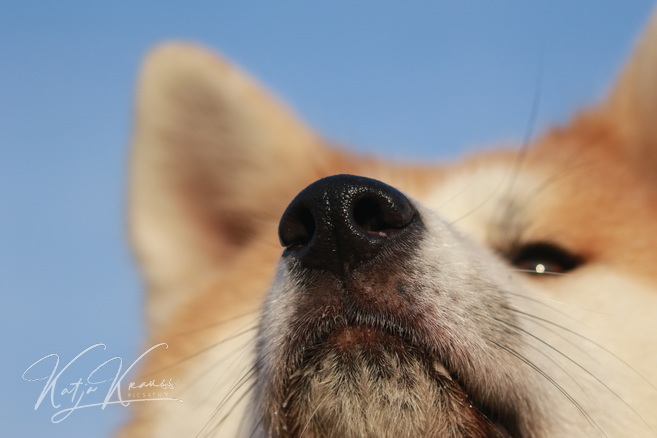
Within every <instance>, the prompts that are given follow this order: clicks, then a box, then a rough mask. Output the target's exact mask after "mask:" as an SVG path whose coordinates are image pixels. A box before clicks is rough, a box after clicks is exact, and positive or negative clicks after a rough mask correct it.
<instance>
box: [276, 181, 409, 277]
mask: <svg viewBox="0 0 657 438" xmlns="http://www.w3.org/2000/svg"><path fill="white" fill-rule="evenodd" d="M419 222H420V220H419V217H418V212H417V210H416V209H415V207H414V206H413V204H412V203H411V201H410V200H409V199H408V198H407V197H406V196H404V195H403V194H402V193H401V192H399V191H398V190H396V189H395V188H393V187H390V186H388V185H386V184H384V183H382V182H380V181H377V180H374V179H370V178H364V177H359V176H353V175H335V176H330V177H327V178H323V179H321V180H319V181H316V182H315V183H313V184H311V185H309V186H308V187H306V188H305V189H304V190H303V191H301V193H299V195H297V197H296V198H295V199H294V200H293V201H292V202H291V203H290V205H289V206H288V208H287V210H286V211H285V213H284V214H283V217H282V218H281V222H280V225H279V237H280V241H281V244H282V245H283V246H285V247H286V250H285V255H286V256H293V257H296V258H297V259H298V260H299V262H300V263H301V265H302V266H304V267H306V268H311V269H321V270H328V271H331V272H333V273H335V274H338V275H340V274H342V273H345V272H348V271H349V270H350V269H353V268H355V267H357V266H358V265H359V264H360V263H362V262H364V261H367V260H370V259H372V258H374V257H375V256H376V255H377V254H378V253H379V252H380V251H381V250H382V249H383V248H385V247H388V246H389V245H393V244H394V243H393V242H396V241H398V240H399V239H400V238H403V235H404V234H406V233H408V232H409V231H410V230H412V229H414V228H415V227H414V226H413V224H419Z"/></svg>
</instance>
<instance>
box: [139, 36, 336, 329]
mask: <svg viewBox="0 0 657 438" xmlns="http://www.w3.org/2000/svg"><path fill="white" fill-rule="evenodd" d="M134 129H135V131H134V139H133V150H132V156H131V178H130V194H129V199H130V201H129V202H130V205H129V221H130V231H131V235H132V240H133V245H134V248H135V252H136V254H137V257H138V259H139V261H140V262H141V265H142V268H143V270H144V272H145V276H146V280H147V282H148V287H149V290H150V291H149V292H150V296H149V300H150V301H149V312H151V313H152V314H154V315H155V314H156V315H158V316H159V317H162V318H166V317H167V316H169V312H170V311H171V309H172V308H173V307H174V306H176V305H177V304H181V303H182V302H183V301H184V300H185V299H186V298H185V297H186V296H187V295H189V294H192V293H193V292H192V291H193V290H195V289H198V287H199V284H201V283H203V282H206V281H208V279H209V277H210V276H213V275H216V273H217V272H218V271H220V270H221V266H222V265H225V264H227V262H228V261H229V260H231V259H232V258H234V257H236V255H237V253H238V252H239V251H240V250H241V249H242V248H243V247H245V246H246V245H248V243H249V242H250V241H251V240H252V239H258V238H259V232H260V230H262V229H263V228H264V227H266V226H269V225H271V227H270V230H269V231H270V234H272V236H274V238H275V229H276V228H275V225H276V223H277V221H278V218H279V217H280V214H281V213H282V211H283V209H284V208H285V206H286V205H287V203H288V202H289V201H290V200H291V199H292V198H293V197H294V195H295V194H296V193H297V192H298V191H299V190H300V189H301V188H303V187H304V186H305V185H307V184H308V183H309V182H311V181H312V180H313V179H314V178H315V177H316V176H317V172H318V168H320V167H322V165H323V163H324V162H325V161H326V160H330V158H329V155H330V154H331V152H330V151H329V149H328V148H326V147H325V146H323V145H322V144H321V142H320V141H319V140H318V138H317V137H316V136H315V135H314V134H313V133H312V132H311V131H310V130H308V129H307V128H306V127H305V126H303V125H302V124H301V123H300V122H298V121H297V119H296V118H295V117H294V116H293V115H292V114H291V113H290V112H289V111H288V110H286V109H285V108H284V107H283V106H282V105H281V104H280V103H278V102H277V101H276V100H275V99H274V98H272V97H271V96H270V95H268V94H267V93H266V92H264V91H263V90H262V89H261V87H259V86H258V85H257V84H256V83H255V82H254V81H253V80H251V79H250V78H248V77H247V76H246V75H245V74H244V73H242V72H241V71H239V70H238V69H236V68H235V67H233V66H231V65H229V64H228V63H227V62H226V61H224V60H222V59H221V58H219V57H218V56H217V55H215V54H212V53H210V52H208V51H206V50H204V49H201V48H198V47H194V46H190V45H186V44H179V43H169V44H166V45H164V46H161V47H159V48H157V49H156V50H154V51H153V52H152V53H151V54H150V56H149V57H148V58H147V60H146V62H145V64H144V66H143V70H142V73H141V77H140V80H139V84H138V96H137V102H136V124H135V128H134ZM320 173H321V172H320ZM272 229H273V232H272V231H271V230H272ZM274 243H275V241H274Z"/></svg>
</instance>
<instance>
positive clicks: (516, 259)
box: [510, 242, 582, 275]
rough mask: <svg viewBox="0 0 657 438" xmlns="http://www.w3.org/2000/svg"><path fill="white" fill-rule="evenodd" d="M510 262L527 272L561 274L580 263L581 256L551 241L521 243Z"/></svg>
mask: <svg viewBox="0 0 657 438" xmlns="http://www.w3.org/2000/svg"><path fill="white" fill-rule="evenodd" d="M510 260H511V263H512V264H513V265H514V266H515V267H517V268H518V269H520V270H521V271H523V272H526V273H528V274H535V275H541V274H563V273H566V272H568V271H572V270H573V269H575V268H577V267H578V266H579V265H581V264H582V258H581V257H579V256H577V255H575V254H573V253H571V252H569V251H567V250H565V249H563V248H562V247H560V246H557V245H554V244H552V243H546V242H538V243H529V244H526V245H522V246H520V247H518V249H517V250H515V251H514V252H513V253H512V254H511V257H510Z"/></svg>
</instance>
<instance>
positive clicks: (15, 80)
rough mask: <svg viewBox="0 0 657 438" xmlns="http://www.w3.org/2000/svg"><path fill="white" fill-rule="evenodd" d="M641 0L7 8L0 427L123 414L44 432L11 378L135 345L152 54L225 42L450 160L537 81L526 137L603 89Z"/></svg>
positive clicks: (521, 115)
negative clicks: (130, 220)
mask: <svg viewBox="0 0 657 438" xmlns="http://www.w3.org/2000/svg"><path fill="white" fill-rule="evenodd" d="M652 4H653V2H652V1H638V0H634V1H631V2H619V1H596V2H593V1H589V2H566V1H531V2H530V1H527V2H518V1H514V2H512V1H491V0H478V1H474V0H473V1H467V2H458V1H449V2H447V1H434V2H428V1H425V2H401V1H387V0H377V1H358V2H308V1H298V0H297V1H282V2H264V1H262V2H253V1H221V0H218V1H214V2H189V1H186V2H182V1H180V2H169V1H162V0H160V1H131V2H128V1H122V0H118V1H113V2H90V1H76V2H73V1H41V2H29V1H18V0H9V1H8V0H5V1H3V2H2V3H0V294H1V295H0V297H1V298H2V305H0V340H1V344H0V347H1V349H0V357H1V358H2V359H0V400H2V401H0V424H2V430H3V432H0V435H2V436H7V437H41V436H49V437H65V436H85V437H104V436H108V435H109V434H110V433H111V431H112V430H114V428H115V427H116V426H117V425H118V424H119V423H120V421H121V420H122V418H123V417H124V415H125V409H123V408H121V407H117V406H111V407H108V408H107V409H106V410H104V411H101V410H100V409H86V410H82V411H78V412H75V413H73V415H71V416H70V417H69V418H68V419H66V420H65V421H63V422H61V423H59V424H53V423H52V422H51V415H52V414H53V413H54V412H53V409H52V407H50V406H49V405H48V403H47V401H46V402H44V405H42V406H41V407H40V408H39V409H38V410H35V409H34V406H35V403H36V400H37V397H38V396H39V393H40V391H41V389H42V388H43V383H44V382H41V384H39V383H38V382H26V381H24V380H23V379H22V377H21V375H22V374H23V372H24V371H25V370H26V368H27V367H28V366H29V365H30V364H31V363H33V362H34V361H36V360H37V359H39V358H41V357H43V356H46V355H48V354H51V353H57V354H59V355H60V357H61V360H62V362H63V363H66V362H68V361H69V360H70V359H72V358H73V357H74V356H75V355H76V354H78V353H80V352H81V351H82V350H84V349H85V348H87V347H89V346H91V345H93V344H97V343H104V344H106V346H107V347H106V350H105V351H103V352H95V353H98V354H96V355H95V356H93V357H91V358H89V360H88V361H87V362H84V363H81V364H80V369H81V370H82V369H84V367H86V369H89V366H92V365H93V366H92V368H93V367H95V366H97V365H99V364H100V362H101V359H102V360H106V359H108V358H111V357H114V356H118V357H122V358H123V359H124V361H125V362H131V361H132V360H134V359H135V358H136V357H137V356H138V355H139V354H140V353H141V352H142V351H143V344H142V342H144V340H143V339H142V324H141V322H140V317H141V296H142V295H141V288H140V282H139V277H138V274H137V271H136V269H135V268H134V267H133V263H132V260H131V256H130V252H129V247H128V244H127V242H126V238H125V235H126V232H125V227H124V216H125V211H124V210H125V208H124V197H125V196H124V195H125V190H126V187H125V174H126V157H127V150H128V143H129V139H130V127H131V117H132V96H133V92H134V83H135V76H136V74H137V71H138V68H139V65H140V60H141V59H142V57H143V56H144V54H145V53H146V52H147V51H148V50H149V49H150V48H151V47H153V46H154V45H156V44H158V43H159V42H161V41H163V40H168V39H184V40H192V41H197V42H200V43H203V44H205V45H207V46H210V47H213V48H216V49H217V50H220V51H222V52H223V53H224V54H226V55H227V56H228V57H230V58H231V59H233V60H234V61H235V62H237V63H239V64H240V65H242V66H243V67H244V68H245V69H247V70H249V71H251V72H252V73H253V74H254V75H255V76H256V77H258V78H259V79H260V80H261V81H262V82H264V83H265V84H267V85H268V86H269V87H270V88H272V89H274V90H276V93H277V94H278V95H279V96H281V97H282V98H283V99H284V100H286V101H287V102H288V103H289V104H290V105H291V106H292V107H294V108H295V109H296V111H297V112H298V113H299V114H301V115H302V116H303V117H304V118H305V119H306V121H307V122H308V123H310V124H311V125H312V126H314V127H315V128H317V129H318V130H319V131H320V132H322V133H324V134H325V135H326V136H327V137H328V138H330V139H333V140H337V141H339V142H343V143H347V144H353V145H355V147H357V149H358V150H359V151H365V152H373V153H377V154H380V155H384V156H389V157H393V158H394V157H406V158H411V159H417V160H425V161H426V160H428V159H435V160H440V159H453V158H455V157H458V156H459V155H462V154H463V153H464V151H466V150H468V149H471V148H472V147H482V146H483V145H490V144H494V143H495V142H498V141H505V142H506V141H519V140H521V139H522V138H523V136H524V133H525V132H526V131H527V130H528V129H529V128H530V124H529V119H530V113H531V107H532V105H533V104H534V102H535V101H534V96H535V95H536V92H537V91H538V95H539V99H538V107H539V112H538V118H537V120H536V122H535V126H533V128H535V129H536V130H537V131H538V130H540V128H541V127H544V126H547V125H548V124H550V123H559V122H560V121H564V120H566V119H567V117H568V115H569V114H570V113H571V112H572V111H573V110H574V109H575V108H581V107H583V106H585V105H586V104H588V103H590V102H594V101H595V100H596V99H599V98H600V97H601V96H602V95H603V94H604V91H605V90H606V88H607V86H608V85H609V84H610V82H611V81H612V80H613V78H614V77H615V75H616V73H617V71H618V68H619V67H620V65H621V64H622V62H623V60H624V59H625V57H626V56H627V54H628V53H629V50H630V48H631V46H632V44H633V42H634V41H635V39H636V36H637V35H638V33H639V31H640V29H641V28H642V26H643V25H644V24H645V22H646V20H647V18H648V16H649V12H650V10H651V9H652ZM201 5H203V6H201ZM62 365H63V364H62ZM80 377H82V374H81V373H80Z"/></svg>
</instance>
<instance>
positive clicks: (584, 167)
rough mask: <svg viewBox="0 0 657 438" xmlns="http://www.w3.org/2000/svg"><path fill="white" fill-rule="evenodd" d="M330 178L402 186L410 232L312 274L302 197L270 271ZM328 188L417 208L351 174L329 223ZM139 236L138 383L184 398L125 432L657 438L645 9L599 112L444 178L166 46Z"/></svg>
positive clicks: (191, 53)
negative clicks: (353, 143) (302, 118)
mask: <svg viewBox="0 0 657 438" xmlns="http://www.w3.org/2000/svg"><path fill="white" fill-rule="evenodd" d="M333 174H352V175H364V176H368V177H370V178H375V179H376V180H379V181H383V182H385V183H386V184H388V185H389V186H392V187H395V188H396V189H398V190H399V191H401V192H403V193H404V194H405V195H406V196H407V197H408V198H409V199H410V200H411V201H408V202H409V203H410V204H408V205H406V204H404V205H406V207H408V206H409V205H410V207H409V208H411V209H413V211H414V213H413V214H414V216H413V217H414V221H415V222H413V224H414V229H413V230H412V233H411V232H407V231H406V230H402V231H401V232H399V233H398V234H394V233H392V232H390V233H389V230H387V229H386V230H383V231H380V230H378V231H377V230H374V231H373V233H374V234H376V236H374V237H373V239H374V238H376V239H379V238H380V239H383V240H386V239H389V240H390V241H391V242H393V243H392V244H389V243H388V244H386V245H388V246H386V249H385V250H382V251H380V252H379V253H376V254H373V255H370V254H368V255H365V256H362V257H361V258H362V259H363V260H360V259H359V260H358V263H356V262H354V261H353V260H351V259H350V257H352V255H351V253H350V252H349V251H347V253H345V254H346V255H345V254H342V255H340V254H338V253H339V252H340V251H335V255H332V253H331V251H327V252H326V253H322V257H319V259H320V260H319V262H317V263H319V264H315V265H313V266H312V267H308V266H306V265H305V264H304V262H303V260H302V252H300V251H299V250H298V246H299V242H297V241H295V240H294V239H292V240H291V241H290V238H289V236H288V235H289V230H288V231H286V229H287V228H286V226H287V225H289V221H290V220H294V217H292V219H290V217H291V216H294V211H295V210H294V208H293V207H291V209H292V210H291V211H292V213H290V211H288V213H286V214H287V216H286V217H287V219H286V221H287V222H285V221H284V223H283V224H282V225H281V233H282V236H281V238H282V240H283V241H284V243H286V244H287V245H288V249H287V250H286V251H285V254H284V256H283V257H281V253H282V250H283V249H282V247H281V246H280V245H279V242H278V237H277V224H278V222H279V219H280V218H281V215H282V214H283V212H284V210H285V209H286V206H287V205H288V204H289V203H290V202H291V201H292V200H293V198H295V196H296V195H297V193H299V192H300V191H301V190H302V189H303V188H304V187H306V186H307V185H309V184H311V183H313V182H314V181H316V180H318V179H320V178H322V177H325V176H328V175H333ZM345 181H346V182H345ZM331 184H334V185H340V184H343V185H344V184H346V186H348V187H347V188H346V189H344V190H346V191H347V192H348V191H349V190H351V189H352V188H353V187H354V186H357V189H356V190H361V185H363V187H364V186H367V187H370V186H368V184H376V185H374V186H372V187H376V190H374V189H362V190H370V191H372V190H374V191H375V192H377V191H381V193H385V196H392V197H393V198H394V200H393V201H394V202H402V203H403V202H405V201H399V200H400V199H406V198H404V197H403V196H402V195H401V194H399V195H397V194H394V195H390V194H391V193H396V192H394V191H393V189H391V188H389V187H387V186H382V185H378V183H371V182H370V181H369V180H361V179H350V177H341V178H337V179H330V180H325V181H324V182H322V183H319V185H314V186H313V187H312V188H311V189H309V190H310V191H311V192H312V191H313V190H315V191H318V190H319V192H317V193H319V195H317V194H316V193H314V192H313V196H315V198H317V197H319V198H321V199H319V200H317V199H315V200H314V201H313V202H320V203H321V202H326V203H328V204H330V205H328V204H327V205H328V207H326V208H327V209H329V210H331V211H335V210H340V209H342V208H343V207H344V206H343V205H342V204H341V202H343V201H341V199H342V198H345V196H343V195H344V193H342V192H340V193H339V194H338V196H333V197H332V198H331V196H332V195H330V193H332V191H334V190H337V191H339V190H342V189H336V188H334V187H332V186H331ZM381 187H384V188H381ZM304 193H306V194H305V195H303V194H302V195H300V196H301V197H300V198H297V201H295V202H296V203H297V204H298V203H300V202H306V200H305V198H304V196H306V197H308V195H307V193H308V192H304ZM327 193H328V195H327ZM345 193H346V192H345ZM368 193H369V192H368ZM377 193H379V192H377ZM313 196H310V197H311V198H312V197H313ZM349 196H350V195H349ZM327 197H328V198H331V199H328V198H327ZM347 197H348V196H347ZM334 198H335V199H334ZM299 199H301V200H299ZM345 199H346V198H345ZM386 199H387V198H386ZM344 202H345V203H348V202H350V201H349V200H346V201H344ZM304 205H306V204H304ZM395 205H396V204H395ZM406 207H405V208H406ZM308 208H310V209H311V210H312V208H315V207H308ZM322 208H324V207H322ZM394 208H396V206H395V207H394ZM394 208H393V209H394ZM313 211H315V210H313ZM331 214H334V213H331ZM347 214H348V213H347ZM290 215H291V216H290ZM317 220H319V221H321V219H318V218H317V217H315V221H317ZM334 220H335V219H334ZM130 223H131V230H132V236H133V240H134V245H135V248H136V253H137V255H138V257H139V260H140V262H141V265H142V268H143V271H144V275H145V278H146V281H147V285H148V289H149V291H148V297H147V312H148V327H149V336H150V342H149V345H154V344H156V343H159V342H166V343H168V346H169V347H168V349H164V348H159V349H158V350H156V351H154V352H153V353H152V354H151V356H150V358H149V360H148V362H147V365H146V366H145V367H144V368H143V369H142V371H141V376H142V377H143V379H142V380H145V381H147V380H151V379H169V378H174V379H180V381H179V383H177V384H176V386H175V388H174V389H173V390H170V391H169V392H170V394H169V395H170V396H173V397H177V398H180V399H182V400H183V401H184V403H173V402H148V403H139V404H135V405H136V406H135V413H134V419H133V420H132V421H131V423H130V424H129V425H128V426H126V428H125V429H124V430H123V431H122V434H123V435H124V436H131V437H141V436H153V437H188V436H189V437H191V436H218V437H231V436H256V437H264V436H275V437H286V436H294V437H301V436H304V437H329V436H330V437H419V436H428V437H429V436H430V437H484V436H485V437H494V436H501V437H509V436H513V437H565V436H568V437H575V436H576V437H592V436H600V437H603V436H606V437H638V436H657V415H656V414H657V412H656V411H657V388H656V387H655V385H656V384H657V348H656V342H655V336H656V334H657V268H656V267H655V264H656V263H657V19H653V21H652V24H651V25H650V26H649V28H648V30H647V32H646V33H645V34H644V35H643V37H642V38H641V40H640V43H639V44H638V46H637V47H636V49H635V51H634V53H633V55H632V57H631V59H630V60H629V62H628V64H627V65H626V67H625V68H624V70H623V71H622V73H621V75H620V77H619V79H618V80H617V82H616V84H615V85H614V86H613V87H612V89H611V91H610V93H609V95H608V97H607V98H606V99H604V100H603V101H602V102H600V103H599V104H597V105H595V106H592V107H591V108H590V109H588V110H586V111H583V112H581V113H579V114H577V115H576V116H575V117H574V118H573V119H572V121H571V122H570V123H568V124H567V125H566V126H563V127H559V128H554V129H551V130H549V131H547V132H545V133H544V134H543V135H541V136H540V137H539V138H538V139H536V140H535V141H534V142H533V143H532V144H531V145H530V146H529V147H528V148H522V149H519V150H501V151H492V152H488V153H483V154H479V155H477V156H474V157H471V158H469V159H467V160H464V161H463V162H461V163H459V164H456V165H444V166H438V165H436V166H416V165H404V164H391V163H386V162H383V161H379V160H376V159H371V158H363V157H357V156H353V155H351V154H349V153H347V152H345V151H343V150H341V149H338V148H335V147H333V146H331V145H329V144H326V143H325V142H324V141H323V140H322V139H321V138H319V137H318V136H317V135H315V134H314V133H313V132H312V131H310V130H309V129H307V128H306V127H305V126H304V125H303V124H302V123H300V122H299V121H298V120H297V118H296V117H294V116H293V115H292V114H291V113H290V112H289V111H288V110H287V109H286V108H284V107H283V106H282V105H281V104H279V103H278V102H277V101H276V100H275V99H273V98H272V97H271V96H270V95H268V94H267V93H266V92H264V91H263V90H262V89H261V88H260V87H259V86H258V85H256V84H255V82H254V81H253V80H251V79H250V78H249V77H247V75H245V74H244V73H242V72H241V71H239V70H238V69H236V68H235V67H233V66H231V65H230V64H228V63H227V62H225V61H224V60H222V59H221V58H219V57H217V56H216V55H213V54H211V53H209V52H207V51H205V50H203V49H199V48H196V47H193V46H189V45H184V44H168V45H165V46H162V47H160V48H158V49H157V50H155V51H154V52H153V53H152V54H151V55H150V56H149V58H148V60H147V61H146V63H145V66H144V69H143V72H142V76H141V80H140V84H139V93H138V99H137V121H136V131H135V137H134V150H133V156H132V174H131V192H130ZM295 226H298V225H296V224H293V225H291V227H292V228H294V227H295ZM330 226H331V227H333V226H334V224H330ZM404 226H406V224H404ZM395 228H398V227H395ZM335 229H336V230H337V231H335V232H336V233H338V234H339V232H340V230H339V229H338V228H335ZM311 231H312V230H311ZM396 232H397V230H395V233H396ZM285 233H288V235H286V234H285ZM317 233H318V234H317V236H316V238H317V239H322V238H325V237H326V236H324V235H320V234H319V231H317ZM370 234H372V232H370ZM395 236H396V237H395ZM393 237H394V239H393ZM331 239H332V238H331ZM335 239H336V241H341V240H340V239H343V237H340V236H337V237H335ZM286 240H287V242H286ZM329 240H330V239H329ZM386 242H387V240H386ZM305 243H307V242H305ZM536 243H540V245H535V244H536ZM303 244H304V242H302V243H301V245H303ZM295 245H297V246H295ZM309 245H310V244H309ZM354 251H356V250H354ZM356 252H357V251H356ZM345 257H346V258H349V260H347V261H346V260H344V258H345ZM571 262H572V263H571ZM322 263H325V264H326V266H323V265H322ZM539 264H543V266H545V267H547V268H548V271H550V270H551V269H554V270H556V271H560V270H564V271H568V272H565V273H564V274H563V275H560V274H558V273H557V274H555V275H549V272H548V273H546V274H543V275H537V274H533V275H532V274H530V273H528V272H526V270H524V269H523V268H531V269H534V268H535V267H536V265H539ZM347 265H349V266H347ZM332 266H338V269H337V270H336V269H333V268H332ZM341 266H347V267H341Z"/></svg>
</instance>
